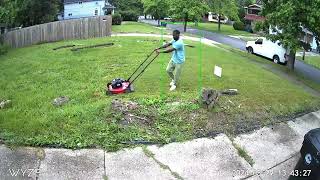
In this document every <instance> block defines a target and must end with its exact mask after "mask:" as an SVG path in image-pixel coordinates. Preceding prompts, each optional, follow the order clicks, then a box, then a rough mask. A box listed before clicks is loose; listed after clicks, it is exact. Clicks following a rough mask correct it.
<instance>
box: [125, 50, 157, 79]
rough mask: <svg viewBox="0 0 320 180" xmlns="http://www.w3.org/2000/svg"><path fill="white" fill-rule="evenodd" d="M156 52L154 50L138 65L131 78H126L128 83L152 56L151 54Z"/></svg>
mask: <svg viewBox="0 0 320 180" xmlns="http://www.w3.org/2000/svg"><path fill="white" fill-rule="evenodd" d="M155 51H156V49H154V50H153V51H152V52H151V53H150V54H149V55H148V56H147V58H146V59H145V60H144V61H143V62H142V63H141V64H140V65H139V67H138V68H137V69H136V70H135V71H134V72H133V73H132V74H131V76H130V77H129V78H128V80H127V81H130V79H131V78H132V76H133V75H134V74H135V73H136V72H137V71H138V70H139V68H140V67H141V66H142V65H143V64H144V63H145V62H146V61H147V60H148V59H149V58H150V57H151V56H152V54H153V53H154V52H155Z"/></svg>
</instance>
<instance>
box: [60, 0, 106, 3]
mask: <svg viewBox="0 0 320 180" xmlns="http://www.w3.org/2000/svg"><path fill="white" fill-rule="evenodd" d="M91 1H105V0H64V1H63V3H64V4H74V3H79V2H91Z"/></svg>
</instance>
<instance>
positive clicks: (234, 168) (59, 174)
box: [0, 111, 320, 180]
mask: <svg viewBox="0 0 320 180" xmlns="http://www.w3.org/2000/svg"><path fill="white" fill-rule="evenodd" d="M319 127H320V111H318V112H314V113H310V114H307V115H305V116H303V117H300V118H297V119H294V120H292V121H289V122H287V123H281V124H278V125H276V126H273V127H264V128H262V129H260V130H257V131H254V132H251V133H248V134H242V135H239V136H237V137H236V138H234V139H233V140H231V139H230V138H229V137H227V136H226V135H225V134H220V135H218V136H217V137H215V138H213V139H211V138H201V139H195V140H192V141H188V142H184V143H171V144H168V145H165V146H162V147H157V146H146V147H137V148H134V149H124V150H121V151H118V152H105V151H104V150H100V149H84V150H75V151H72V150H67V149H50V148H17V149H9V148H7V147H6V146H4V145H0V179H1V180H2V179H4V180H7V179H40V180H42V179H50V180H55V179H57V180H62V179H119V180H120V179H121V180H122V179H137V180H143V179H147V180H149V179H195V180H198V179H201V180H206V179H208V180H212V179H219V180H220V179H221V180H224V179H226V180H229V179H230V180H232V179H249V180H261V179H263V180H269V179H270V180H273V179H276V180H282V179H283V180H284V179H287V178H288V177H289V174H290V173H291V171H292V170H293V169H294V166H295V165H296V163H297V161H298V160H299V158H300V156H299V150H300V147H301V144H302V141H303V136H304V134H305V133H306V132H308V131H309V130H311V129H314V128H319ZM235 147H237V148H235ZM237 149H238V150H239V149H242V150H243V151H245V152H246V153H247V154H248V155H249V156H250V157H251V158H252V160H253V162H254V163H253V165H252V166H251V165H250V164H249V163H248V162H247V161H246V160H245V159H244V158H243V157H241V156H240V155H239V153H238V151H237Z"/></svg>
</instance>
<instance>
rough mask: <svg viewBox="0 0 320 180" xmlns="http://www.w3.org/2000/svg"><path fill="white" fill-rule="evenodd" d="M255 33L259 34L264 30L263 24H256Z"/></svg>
mask: <svg viewBox="0 0 320 180" xmlns="http://www.w3.org/2000/svg"><path fill="white" fill-rule="evenodd" d="M253 30H254V32H259V31H262V30H263V22H261V21H258V22H256V23H255V24H254V28H253Z"/></svg>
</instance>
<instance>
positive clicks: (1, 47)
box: [0, 44, 9, 56]
mask: <svg viewBox="0 0 320 180" xmlns="http://www.w3.org/2000/svg"><path fill="white" fill-rule="evenodd" d="M8 50H9V46H7V45H3V44H0V56H1V55H4V54H6V53H7V52H8Z"/></svg>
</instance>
